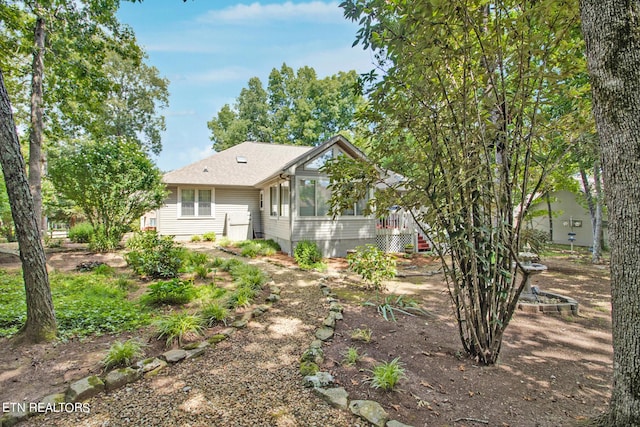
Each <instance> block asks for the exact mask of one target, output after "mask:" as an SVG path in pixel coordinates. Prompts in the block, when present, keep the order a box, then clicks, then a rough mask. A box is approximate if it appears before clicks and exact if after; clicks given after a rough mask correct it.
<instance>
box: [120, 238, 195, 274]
mask: <svg viewBox="0 0 640 427" xmlns="http://www.w3.org/2000/svg"><path fill="white" fill-rule="evenodd" d="M127 246H128V248H129V249H130V251H129V252H128V253H127V254H126V255H125V260H126V261H127V264H129V265H130V266H131V268H133V271H135V272H136V273H137V274H139V275H143V276H149V277H152V278H171V277H176V276H177V275H178V272H179V271H180V269H181V268H182V265H183V264H184V259H185V256H186V255H185V254H186V252H185V250H184V249H183V248H181V247H180V246H178V244H177V243H176V242H175V241H174V240H173V237H171V236H159V235H158V234H157V233H156V232H155V231H145V232H143V233H139V234H136V235H134V236H133V237H132V238H131V239H129V240H128V241H127Z"/></svg>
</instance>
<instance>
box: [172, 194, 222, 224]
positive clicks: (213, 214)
mask: <svg viewBox="0 0 640 427" xmlns="http://www.w3.org/2000/svg"><path fill="white" fill-rule="evenodd" d="M182 190H194V193H195V194H194V198H195V201H194V215H184V216H183V215H182ZM198 190H211V215H205V216H202V215H198V196H199V193H198ZM215 200H216V189H215V188H213V187H188V186H184V187H178V200H177V203H176V205H177V216H178V219H215V217H216V203H215Z"/></svg>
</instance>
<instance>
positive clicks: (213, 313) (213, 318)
mask: <svg viewBox="0 0 640 427" xmlns="http://www.w3.org/2000/svg"><path fill="white" fill-rule="evenodd" d="M200 316H201V317H202V319H203V321H204V323H205V324H206V325H207V326H213V325H215V324H216V323H219V322H222V323H224V324H225V325H226V324H227V317H229V310H227V308H226V307H224V306H222V305H220V304H219V303H215V302H214V303H210V304H208V305H206V306H204V307H203V308H202V310H201V311H200Z"/></svg>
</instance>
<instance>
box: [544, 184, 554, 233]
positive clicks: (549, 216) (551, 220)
mask: <svg viewBox="0 0 640 427" xmlns="http://www.w3.org/2000/svg"><path fill="white" fill-rule="evenodd" d="M545 199H546V201H547V217H548V218H549V241H550V242H551V243H553V210H551V196H550V195H549V192H548V191H547V192H546V193H545Z"/></svg>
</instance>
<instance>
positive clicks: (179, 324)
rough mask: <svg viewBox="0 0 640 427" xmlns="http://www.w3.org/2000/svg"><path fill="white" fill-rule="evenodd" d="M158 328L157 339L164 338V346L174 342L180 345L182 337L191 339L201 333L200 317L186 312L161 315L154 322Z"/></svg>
mask: <svg viewBox="0 0 640 427" xmlns="http://www.w3.org/2000/svg"><path fill="white" fill-rule="evenodd" d="M154 326H155V327H156V329H157V330H158V335H157V337H158V339H160V338H166V346H167V347H169V346H171V345H172V344H173V343H174V342H176V341H177V342H178V344H179V345H182V340H183V339H187V340H189V339H192V338H196V337H197V336H199V335H201V334H202V330H203V327H202V318H201V317H200V316H197V315H194V314H189V313H186V312H181V313H173V314H169V315H167V316H164V317H162V318H161V319H159V320H158V321H156V322H155V324H154Z"/></svg>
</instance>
